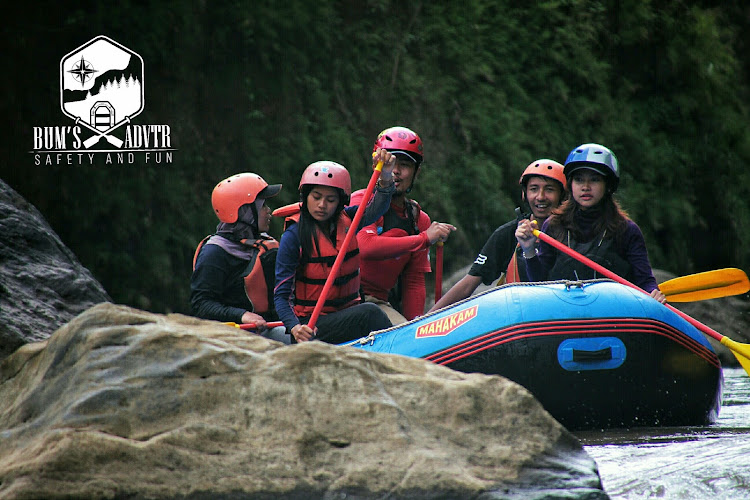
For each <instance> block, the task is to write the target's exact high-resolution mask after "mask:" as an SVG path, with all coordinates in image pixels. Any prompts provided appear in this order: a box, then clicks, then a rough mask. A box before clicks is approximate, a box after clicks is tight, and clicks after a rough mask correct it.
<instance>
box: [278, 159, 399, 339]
mask: <svg viewBox="0 0 750 500" xmlns="http://www.w3.org/2000/svg"><path fill="white" fill-rule="evenodd" d="M395 160H396V159H395V157H394V156H393V155H392V154H390V153H388V152H387V151H385V150H378V151H377V152H376V154H375V155H374V156H373V165H374V164H377V162H378V161H383V169H382V171H381V173H380V180H379V181H378V187H377V189H376V191H375V196H374V197H373V199H372V201H371V202H370V204H369V205H367V207H366V210H365V213H364V216H363V218H362V222H361V223H360V227H359V228H352V227H350V226H351V223H352V219H353V218H354V215H355V214H356V211H357V209H358V206H347V205H348V204H349V197H350V196H351V179H350V177H349V172H348V171H347V170H346V168H344V167H343V166H342V165H340V164H338V163H335V162H332V161H319V162H315V163H313V164H311V165H309V166H308V167H307V168H306V169H305V171H304V173H303V174H302V179H301V180H300V184H299V191H300V202H301V207H300V211H299V213H298V215H297V216H296V217H293V218H292V219H296V223H291V224H289V223H288V224H287V229H286V230H285V231H284V234H283V235H282V236H281V241H280V242H279V252H278V256H277V259H276V286H275V288H274V303H275V305H276V311H277V313H278V315H279V318H280V319H281V320H282V321H283V322H284V326H285V327H286V329H287V332H289V333H290V334H291V335H292V337H293V338H294V341H296V342H304V341H308V340H315V339H316V340H322V341H324V342H328V343H332V344H338V343H342V342H346V341H349V340H354V339H357V338H360V337H363V336H365V335H367V334H368V333H370V332H371V331H373V330H381V329H384V328H388V327H390V326H391V322H390V321H389V320H388V316H386V314H385V313H384V312H383V311H381V310H380V309H379V308H378V307H377V306H376V305H375V304H369V303H362V302H361V298H360V290H359V288H360V276H359V246H358V245H357V238H351V239H350V243H349V246H348V247H347V248H342V245H343V242H344V238H345V236H346V233H347V231H350V230H354V231H359V229H361V228H362V227H363V226H365V225H368V224H371V223H373V222H374V221H375V220H377V219H378V218H379V217H380V216H382V215H383V213H384V212H385V211H386V210H387V209H388V206H389V204H390V201H391V195H392V194H393V192H394V191H395V186H394V183H393V166H394V164H395ZM287 221H288V222H289V221H290V219H289V218H288V219H287ZM292 222H294V221H293V220H292ZM339 252H344V255H345V257H344V261H343V264H342V265H341V268H340V269H339V273H338V276H336V279H335V281H334V282H333V286H332V287H331V289H330V291H329V294H328V295H327V296H326V298H325V302H324V306H323V309H322V311H321V315H320V317H319V318H318V321H317V324H316V325H315V331H313V330H312V329H311V328H310V327H309V326H307V323H308V321H309V320H310V316H311V315H312V312H313V310H314V309H315V305H316V304H317V302H318V299H319V298H320V294H321V291H322V290H323V286H324V285H325V282H326V279H327V278H328V275H329V273H330V271H331V268H332V267H333V264H334V262H335V260H336V256H337V255H338V254H339Z"/></svg>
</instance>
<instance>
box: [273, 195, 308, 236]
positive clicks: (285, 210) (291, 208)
mask: <svg viewBox="0 0 750 500" xmlns="http://www.w3.org/2000/svg"><path fill="white" fill-rule="evenodd" d="M300 210H302V203H301V202H299V201H298V202H295V203H290V204H289V205H284V206H283V207H279V208H277V209H276V210H274V211H273V212H271V215H273V216H274V217H283V218H284V231H286V229H287V228H288V227H289V226H290V225H292V224H294V223H296V222H297V221H299V213H300Z"/></svg>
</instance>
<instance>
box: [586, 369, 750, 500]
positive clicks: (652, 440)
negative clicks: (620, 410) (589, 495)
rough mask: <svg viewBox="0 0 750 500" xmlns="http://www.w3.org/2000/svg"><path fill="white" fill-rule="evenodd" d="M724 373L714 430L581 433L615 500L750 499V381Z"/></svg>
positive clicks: (731, 371) (735, 372)
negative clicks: (722, 391)
mask: <svg viewBox="0 0 750 500" xmlns="http://www.w3.org/2000/svg"><path fill="white" fill-rule="evenodd" d="M723 372H724V393H723V397H722V405H721V410H720V412H719V419H718V420H717V422H716V423H715V424H713V425H710V426H705V427H660V428H644V429H628V430H623V429H619V430H606V431H585V432H576V433H575V434H576V436H578V438H579V439H580V440H581V443H582V444H583V445H584V448H585V449H586V451H587V452H588V453H589V454H590V455H591V456H592V457H593V458H594V459H595V460H596V463H597V464H598V465H599V474H600V476H601V478H602V483H603V485H604V489H605V490H606V492H607V494H609V496H610V497H611V498H612V499H613V500H619V499H635V498H639V499H640V498H658V499H704V498H705V499H717V500H735V499H750V377H748V375H747V373H746V372H745V371H744V370H743V369H742V368H724V369H723Z"/></svg>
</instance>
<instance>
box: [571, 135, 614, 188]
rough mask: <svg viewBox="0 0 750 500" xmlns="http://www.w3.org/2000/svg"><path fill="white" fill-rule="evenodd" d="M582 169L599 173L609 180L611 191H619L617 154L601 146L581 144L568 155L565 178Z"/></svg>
mask: <svg viewBox="0 0 750 500" xmlns="http://www.w3.org/2000/svg"><path fill="white" fill-rule="evenodd" d="M581 168H588V169H590V170H594V171H595V172H599V173H600V174H602V175H603V176H604V177H606V178H607V184H608V186H609V191H610V192H611V193H614V192H615V191H617V185H618V184H619V183H620V167H619V165H618V164H617V157H616V156H615V154H614V153H613V152H612V151H610V150H609V148H606V147H604V146H602V145H601V144H593V143H592V144H581V145H580V146H578V147H577V148H575V149H574V150H573V151H571V152H570V154H569V155H568V159H567V160H565V170H564V173H565V177H566V178H570V175H571V174H572V173H573V172H575V171H576V170H579V169H581Z"/></svg>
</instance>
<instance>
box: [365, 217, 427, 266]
mask: <svg viewBox="0 0 750 500" xmlns="http://www.w3.org/2000/svg"><path fill="white" fill-rule="evenodd" d="M357 244H358V245H359V251H360V252H361V255H362V258H364V259H368V260H386V259H392V258H394V257H398V256H401V255H404V254H407V253H411V252H418V251H420V250H423V249H425V248H427V247H429V246H430V239H429V237H428V235H427V233H426V232H422V233H419V234H415V235H408V234H406V232H405V231H403V230H400V229H392V230H390V231H387V232H386V233H385V234H378V227H377V225H376V224H370V225H369V226H367V227H365V228H364V229H362V231H360V232H359V233H357Z"/></svg>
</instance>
